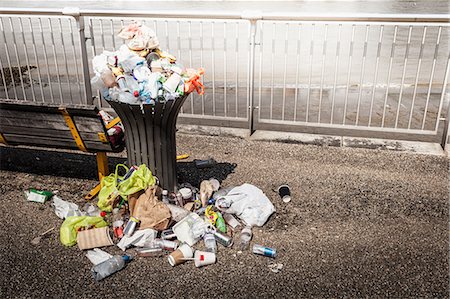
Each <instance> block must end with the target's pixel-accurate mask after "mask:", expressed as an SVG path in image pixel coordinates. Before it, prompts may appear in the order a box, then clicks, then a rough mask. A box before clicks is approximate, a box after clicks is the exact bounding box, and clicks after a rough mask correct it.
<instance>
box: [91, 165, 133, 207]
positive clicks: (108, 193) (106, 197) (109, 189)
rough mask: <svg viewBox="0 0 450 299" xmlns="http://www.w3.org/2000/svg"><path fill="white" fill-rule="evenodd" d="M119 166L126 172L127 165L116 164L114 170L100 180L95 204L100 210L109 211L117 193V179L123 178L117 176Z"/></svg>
mask: <svg viewBox="0 0 450 299" xmlns="http://www.w3.org/2000/svg"><path fill="white" fill-rule="evenodd" d="M119 167H123V168H124V169H125V170H126V172H128V167H126V166H125V165H123V164H117V165H116V171H115V172H114V173H111V174H110V175H108V176H105V177H104V178H103V179H102V181H101V182H100V192H99V193H98V203H97V206H98V207H99V209H100V210H102V211H105V212H111V211H112V205H113V203H114V200H115V199H116V197H117V195H119V190H118V189H117V180H118V179H123V177H121V176H119Z"/></svg>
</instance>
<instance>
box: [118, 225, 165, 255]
mask: <svg viewBox="0 0 450 299" xmlns="http://www.w3.org/2000/svg"><path fill="white" fill-rule="evenodd" d="M157 234H158V232H157V231H155V230H153V229H151V228H147V229H143V230H138V231H136V232H134V234H133V235H132V236H131V237H127V236H124V237H123V238H122V239H121V240H120V242H119V243H117V247H119V248H120V249H122V250H123V251H125V250H126V249H127V248H128V247H130V246H132V245H133V246H136V247H143V246H144V245H145V244H146V243H150V242H151V241H153V240H154V239H155V238H156V235H157Z"/></svg>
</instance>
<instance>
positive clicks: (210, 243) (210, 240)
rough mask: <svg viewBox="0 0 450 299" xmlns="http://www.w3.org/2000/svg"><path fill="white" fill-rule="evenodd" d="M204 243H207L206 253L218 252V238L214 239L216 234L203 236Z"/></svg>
mask: <svg viewBox="0 0 450 299" xmlns="http://www.w3.org/2000/svg"><path fill="white" fill-rule="evenodd" d="M203 242H204V243H205V248H206V251H209V252H214V253H216V252H217V244H216V238H215V237H214V234H212V233H206V234H205V235H204V236H203Z"/></svg>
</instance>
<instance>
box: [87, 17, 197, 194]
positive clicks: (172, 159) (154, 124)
mask: <svg viewBox="0 0 450 299" xmlns="http://www.w3.org/2000/svg"><path fill="white" fill-rule="evenodd" d="M118 36H119V37H120V38H122V39H124V40H125V44H124V45H122V46H121V47H120V48H119V50H118V51H115V52H109V51H104V52H103V53H102V54H100V55H98V56H95V57H94V58H93V61H92V64H93V68H94V72H95V76H94V77H93V78H92V80H91V84H92V86H93V88H94V89H98V90H99V91H100V93H101V95H102V97H103V98H104V99H105V100H106V101H107V102H108V103H109V104H110V105H111V107H112V108H113V109H114V110H115V111H116V113H117V114H118V116H119V117H120V119H121V121H122V124H123V126H124V129H125V138H126V147H127V158H128V164H130V165H140V164H146V165H147V166H148V167H149V168H150V169H151V171H152V172H153V174H154V175H156V176H157V177H158V179H159V180H160V184H161V185H162V186H163V187H164V188H165V189H167V190H170V191H174V190H175V188H176V141H175V133H176V121H177V117H178V113H179V111H180V109H181V107H182V106H183V103H184V101H185V99H186V97H187V96H188V95H189V93H191V92H193V91H197V92H198V93H199V94H203V92H204V87H203V85H202V83H201V81H200V78H201V75H202V74H203V73H204V70H203V69H201V68H200V69H198V70H196V69H190V68H185V67H183V65H181V64H179V63H178V62H177V59H176V57H174V56H173V55H171V54H169V53H167V52H165V51H162V50H161V49H160V48H159V41H158V39H157V37H156V35H155V33H154V32H153V30H151V29H150V28H149V27H147V26H145V25H141V24H138V23H132V24H130V25H128V26H126V27H124V28H122V30H121V31H120V32H119V34H118Z"/></svg>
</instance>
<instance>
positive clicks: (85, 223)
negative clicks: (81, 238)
mask: <svg viewBox="0 0 450 299" xmlns="http://www.w3.org/2000/svg"><path fill="white" fill-rule="evenodd" d="M104 226H108V223H107V222H105V220H103V218H102V217H90V216H70V217H67V218H66V220H64V222H63V224H62V225H61V228H60V230H59V239H60V241H61V243H62V244H63V245H65V246H73V245H75V244H77V233H78V229H79V228H86V227H92V228H100V227H104Z"/></svg>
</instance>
